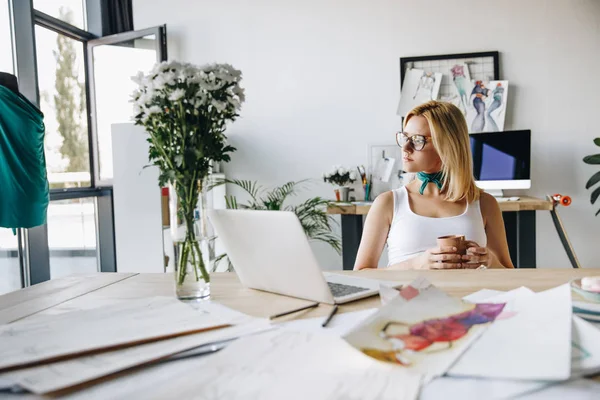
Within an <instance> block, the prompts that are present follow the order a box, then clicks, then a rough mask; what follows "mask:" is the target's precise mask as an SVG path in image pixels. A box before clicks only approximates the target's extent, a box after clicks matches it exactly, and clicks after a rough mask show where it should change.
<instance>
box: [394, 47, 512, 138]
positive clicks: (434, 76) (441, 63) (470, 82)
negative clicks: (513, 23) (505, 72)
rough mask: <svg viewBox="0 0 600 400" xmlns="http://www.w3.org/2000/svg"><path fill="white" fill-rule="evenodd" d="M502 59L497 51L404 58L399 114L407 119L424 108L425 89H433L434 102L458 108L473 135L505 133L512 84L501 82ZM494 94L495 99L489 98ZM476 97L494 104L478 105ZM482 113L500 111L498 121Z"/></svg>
mask: <svg viewBox="0 0 600 400" xmlns="http://www.w3.org/2000/svg"><path fill="white" fill-rule="evenodd" d="M499 58H500V56H499V52H497V51H490V52H483V53H464V54H445V55H437V56H420V57H402V58H400V91H401V96H400V104H399V106H398V111H397V114H398V115H400V116H402V117H404V116H405V115H406V113H407V112H408V111H409V110H410V109H412V108H413V107H414V106H415V105H417V104H422V103H423V102H424V101H417V100H419V96H420V94H421V92H423V88H424V87H425V88H427V87H432V88H433V89H434V90H432V91H431V93H432V94H431V96H432V97H431V99H436V100H441V101H446V102H449V103H452V104H454V105H456V106H457V107H458V108H459V109H460V110H461V111H462V112H463V114H464V115H465V118H466V119H467V123H468V125H469V131H470V132H472V133H477V132H486V131H498V130H502V129H503V124H504V109H505V108H506V90H507V85H508V82H507V81H500V70H499ZM431 81H433V82H434V84H433V83H431ZM492 86H493V87H492ZM488 91H489V93H488ZM480 92H481V95H479V94H478V93H480ZM492 92H493V93H494V96H493V98H492V96H491V95H489V94H490V93H492ZM434 95H435V96H434ZM474 95H475V96H477V97H481V98H482V99H485V100H486V101H488V102H490V103H491V102H494V104H493V105H492V104H489V105H488V107H487V108H486V107H485V105H484V104H483V102H482V101H480V103H482V104H479V103H477V102H476V104H474V103H473V101H472V97H473V96H474ZM488 99H489V100H488ZM415 102H416V103H415ZM482 109H486V110H490V109H491V110H492V111H494V110H497V111H495V113H496V114H495V115H494V118H495V119H493V120H492V117H486V116H485V115H484V111H482ZM499 113H500V114H499ZM488 120H489V121H488Z"/></svg>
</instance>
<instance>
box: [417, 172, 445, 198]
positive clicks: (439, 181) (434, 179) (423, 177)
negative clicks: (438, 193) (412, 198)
mask: <svg viewBox="0 0 600 400" xmlns="http://www.w3.org/2000/svg"><path fill="white" fill-rule="evenodd" d="M417 178H419V180H420V181H421V182H423V184H422V185H421V188H420V189H419V193H421V194H423V192H424V191H425V188H426V187H427V184H428V183H429V182H431V183H435V185H436V186H437V188H438V189H440V190H442V185H443V184H444V174H443V173H442V172H441V171H440V172H435V173H433V174H428V173H426V172H417Z"/></svg>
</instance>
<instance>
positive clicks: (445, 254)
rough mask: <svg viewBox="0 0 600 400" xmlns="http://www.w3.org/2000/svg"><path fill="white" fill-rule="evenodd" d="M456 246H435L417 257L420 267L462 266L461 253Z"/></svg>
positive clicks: (449, 267) (454, 267)
mask: <svg viewBox="0 0 600 400" xmlns="http://www.w3.org/2000/svg"><path fill="white" fill-rule="evenodd" d="M456 251H457V249H456V247H452V246H445V247H434V248H432V249H428V250H427V251H425V253H423V255H421V256H419V257H418V258H417V260H416V261H417V263H416V264H417V265H416V267H417V268H418V269H458V268H462V267H461V259H462V258H461V255H460V254H456Z"/></svg>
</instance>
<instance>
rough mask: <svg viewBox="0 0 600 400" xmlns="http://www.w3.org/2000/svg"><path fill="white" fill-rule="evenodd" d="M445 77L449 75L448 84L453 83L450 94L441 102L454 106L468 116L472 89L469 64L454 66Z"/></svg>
mask: <svg viewBox="0 0 600 400" xmlns="http://www.w3.org/2000/svg"><path fill="white" fill-rule="evenodd" d="M444 75H447V78H448V82H451V84H450V85H448V87H449V92H450V94H447V93H446V94H445V95H443V96H442V97H441V100H442V101H447V102H449V103H452V104H454V105H455V106H457V107H458V108H459V109H460V111H462V113H463V115H465V116H466V115H467V108H468V104H469V93H470V92H471V89H472V86H471V74H470V73H469V66H468V65H467V64H454V65H453V66H452V67H450V68H449V69H448V70H447V72H445V73H444Z"/></svg>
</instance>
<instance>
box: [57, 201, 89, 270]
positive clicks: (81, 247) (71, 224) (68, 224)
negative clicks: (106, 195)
mask: <svg viewBox="0 0 600 400" xmlns="http://www.w3.org/2000/svg"><path fill="white" fill-rule="evenodd" d="M48 247H49V249H50V277H51V278H52V279H54V278H60V277H61V276H67V275H71V274H76V273H90V272H97V271H98V260H97V256H98V251H97V248H98V246H97V242H96V199H95V198H93V197H88V198H83V199H73V200H60V201H51V202H50V205H49V206H48Z"/></svg>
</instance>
